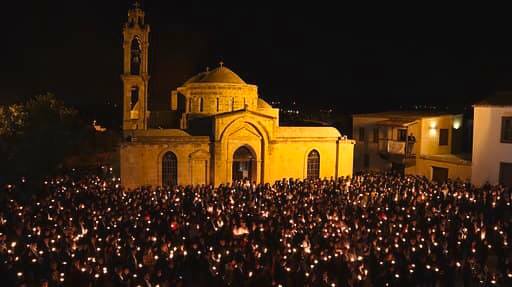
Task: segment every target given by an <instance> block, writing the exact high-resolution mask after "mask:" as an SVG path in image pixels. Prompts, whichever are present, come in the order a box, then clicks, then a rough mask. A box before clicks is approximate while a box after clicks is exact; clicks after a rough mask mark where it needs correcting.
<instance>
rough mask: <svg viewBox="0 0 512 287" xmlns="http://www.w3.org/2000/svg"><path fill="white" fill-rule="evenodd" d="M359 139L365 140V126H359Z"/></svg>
mask: <svg viewBox="0 0 512 287" xmlns="http://www.w3.org/2000/svg"><path fill="white" fill-rule="evenodd" d="M359 140H360V141H362V142H364V140H365V135H364V128H359Z"/></svg>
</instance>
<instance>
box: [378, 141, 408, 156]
mask: <svg viewBox="0 0 512 287" xmlns="http://www.w3.org/2000/svg"><path fill="white" fill-rule="evenodd" d="M415 145H416V143H414V142H406V141H397V140H390V139H380V140H379V152H380V153H381V154H382V155H387V156H394V157H403V158H404V159H405V158H413V157H415V156H416V152H415V150H416V147H415Z"/></svg>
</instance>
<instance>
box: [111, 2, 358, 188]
mask: <svg viewBox="0 0 512 287" xmlns="http://www.w3.org/2000/svg"><path fill="white" fill-rule="evenodd" d="M149 30H150V29H149V26H148V25H147V24H145V23H144V12H143V11H142V9H140V8H139V7H134V8H132V9H130V11H129V13H128V23H126V24H125V26H124V31H123V35H124V45H123V47H124V74H123V75H122V76H121V78H122V80H123V83H124V99H123V103H124V106H123V130H124V132H123V133H124V138H125V141H124V142H123V143H122V144H121V149H120V160H121V180H122V184H123V185H124V186H125V187H127V188H134V187H137V186H141V185H152V186H161V185H174V184H179V185H189V184H192V185H198V184H213V185H219V184H222V183H229V182H232V181H233V180H237V179H249V180H251V181H252V182H257V183H263V182H274V181H275V180H279V179H283V178H306V177H320V178H324V177H340V176H348V175H351V174H352V164H353V149H354V142H353V141H352V140H348V139H346V137H342V135H341V134H340V133H339V131H338V130H337V129H335V128H333V127H283V126H279V110H278V109H275V108H272V107H271V106H270V105H269V104H267V103H266V102H265V101H264V100H262V99H261V98H259V95H258V87H257V86H256V85H251V84H247V83H246V82H245V81H243V80H242V79H241V78H240V77H239V76H238V75H237V74H235V73H234V72H233V71H231V70H230V69H228V68H227V67H225V66H223V64H222V63H221V64H220V66H219V67H217V68H215V69H213V70H211V71H205V72H202V73H199V74H198V75H196V76H194V77H192V78H191V79H189V80H188V81H186V82H185V83H184V84H183V85H182V86H181V87H179V88H177V89H176V90H174V91H172V92H171V95H170V104H169V111H168V113H167V114H166V115H168V117H171V118H173V119H175V121H174V123H175V124H174V126H173V127H172V128H152V127H151V125H150V124H149V123H150V122H151V116H152V114H151V112H150V111H148V108H147V102H148V92H147V91H148V89H147V88H148V81H149V75H148V61H147V59H148V46H149V41H148V39H149V38H148V36H149Z"/></svg>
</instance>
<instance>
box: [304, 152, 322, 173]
mask: <svg viewBox="0 0 512 287" xmlns="http://www.w3.org/2000/svg"><path fill="white" fill-rule="evenodd" d="M307 172H308V173H307V177H308V178H319V177H320V154H319V153H318V151H316V150H312V151H310V152H309V154H308V170H307Z"/></svg>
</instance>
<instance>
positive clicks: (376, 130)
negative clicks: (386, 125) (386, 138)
mask: <svg viewBox="0 0 512 287" xmlns="http://www.w3.org/2000/svg"><path fill="white" fill-rule="evenodd" d="M373 142H374V143H378V142H379V128H373Z"/></svg>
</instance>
